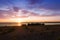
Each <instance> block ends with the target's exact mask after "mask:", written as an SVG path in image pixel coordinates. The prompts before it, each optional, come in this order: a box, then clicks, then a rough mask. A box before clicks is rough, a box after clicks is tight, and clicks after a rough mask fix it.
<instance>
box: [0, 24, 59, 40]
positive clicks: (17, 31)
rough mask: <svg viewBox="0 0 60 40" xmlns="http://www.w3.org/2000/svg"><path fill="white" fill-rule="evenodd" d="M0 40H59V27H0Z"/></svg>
mask: <svg viewBox="0 0 60 40" xmlns="http://www.w3.org/2000/svg"><path fill="white" fill-rule="evenodd" d="M0 40H60V25H47V26H45V25H44V26H42V25H31V26H14V27H12V26H9V27H7V26H5V27H0Z"/></svg>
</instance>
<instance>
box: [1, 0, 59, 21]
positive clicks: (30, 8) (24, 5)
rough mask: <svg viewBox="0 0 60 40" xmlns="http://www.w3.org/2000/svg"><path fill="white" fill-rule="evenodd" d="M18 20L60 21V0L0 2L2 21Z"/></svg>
mask: <svg viewBox="0 0 60 40" xmlns="http://www.w3.org/2000/svg"><path fill="white" fill-rule="evenodd" d="M16 18H17V19H19V18H20V19H22V20H23V19H25V18H26V19H29V18H30V19H32V20H33V19H34V18H37V19H39V20H41V19H42V20H43V19H44V20H47V21H48V20H49V21H50V20H51V19H52V20H53V21H55V20H57V21H59V20H60V0H0V21H1V20H2V21H4V20H8V19H16ZM26 19H25V20H26ZM30 19H29V20H30Z"/></svg>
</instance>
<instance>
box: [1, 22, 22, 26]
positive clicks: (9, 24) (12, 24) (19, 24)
mask: <svg viewBox="0 0 60 40" xmlns="http://www.w3.org/2000/svg"><path fill="white" fill-rule="evenodd" d="M0 26H21V23H6V22H5V23H0Z"/></svg>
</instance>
